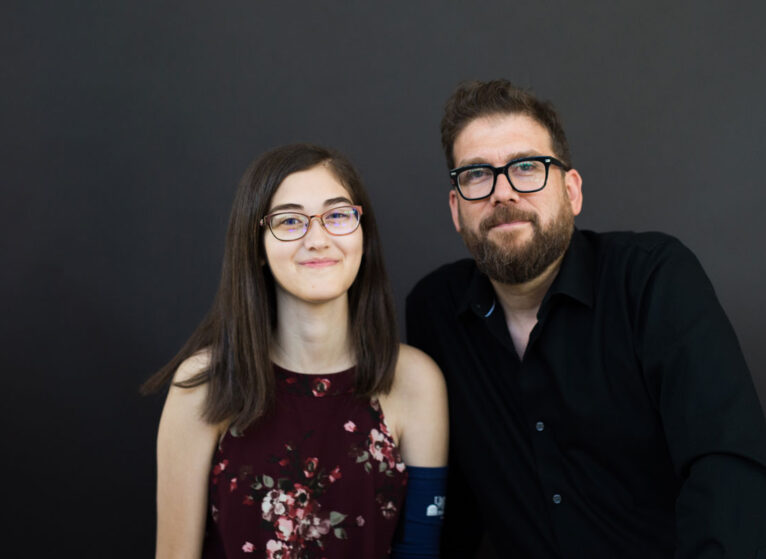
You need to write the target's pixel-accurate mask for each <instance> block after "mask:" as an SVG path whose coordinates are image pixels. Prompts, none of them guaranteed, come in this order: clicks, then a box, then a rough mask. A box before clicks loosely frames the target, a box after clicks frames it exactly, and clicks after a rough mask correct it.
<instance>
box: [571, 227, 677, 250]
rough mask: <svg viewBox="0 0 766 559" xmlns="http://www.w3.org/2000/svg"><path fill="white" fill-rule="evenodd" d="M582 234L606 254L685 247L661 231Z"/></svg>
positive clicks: (588, 232) (585, 232)
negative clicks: (675, 246)
mask: <svg viewBox="0 0 766 559" xmlns="http://www.w3.org/2000/svg"><path fill="white" fill-rule="evenodd" d="M580 233H581V234H582V236H583V237H584V238H585V239H586V240H587V242H588V243H589V244H591V246H593V247H595V248H596V249H597V250H599V251H600V252H602V253H606V254H608V253H611V252H622V251H625V250H631V251H635V252H637V253H647V254H650V253H654V252H657V251H658V250H661V249H663V248H665V247H668V246H672V245H680V246H683V245H682V244H681V241H679V240H678V239H677V238H676V237H674V236H672V235H668V234H667V233H661V232H659V231H646V232H636V231H608V232H603V233H597V232H595V231H580Z"/></svg>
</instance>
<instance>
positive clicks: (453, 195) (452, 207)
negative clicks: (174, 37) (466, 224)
mask: <svg viewBox="0 0 766 559" xmlns="http://www.w3.org/2000/svg"><path fill="white" fill-rule="evenodd" d="M459 203H460V197H459V196H458V193H457V192H456V191H455V189H454V188H453V189H452V190H450V191H449V211H450V213H451V214H452V223H453V224H454V225H455V231H457V232H458V233H460V218H459V217H458V211H459V210H458V204H459Z"/></svg>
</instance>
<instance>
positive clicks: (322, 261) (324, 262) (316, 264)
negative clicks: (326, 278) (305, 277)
mask: <svg viewBox="0 0 766 559" xmlns="http://www.w3.org/2000/svg"><path fill="white" fill-rule="evenodd" d="M337 263H338V261H337V260H334V259H332V258H319V259H316V260H305V261H303V262H300V265H301V266H306V267H308V268H326V267H327V266H332V265H334V264H337Z"/></svg>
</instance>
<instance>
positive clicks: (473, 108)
mask: <svg viewBox="0 0 766 559" xmlns="http://www.w3.org/2000/svg"><path fill="white" fill-rule="evenodd" d="M514 113H520V114H524V115H527V116H529V117H531V118H533V119H534V120H536V121H537V122H538V123H540V124H541V125H542V126H543V127H544V128H545V129H546V130H547V131H548V133H549V134H550V135H551V143H552V145H553V151H554V152H555V153H553V154H551V155H555V156H556V157H557V158H558V159H560V160H561V161H562V162H563V163H566V164H567V165H568V166H571V165H572V161H571V159H572V157H571V154H570V153H569V143H568V142H567V137H566V134H565V133H564V127H563V126H562V125H561V119H560V118H559V115H558V113H557V112H556V109H555V108H554V106H553V104H552V103H551V102H550V101H541V100H540V99H538V98H537V97H535V96H534V95H533V94H532V93H531V92H530V91H526V90H524V89H521V88H519V87H516V86H515V85H513V84H512V83H511V82H509V81H508V80H492V81H487V82H482V81H468V82H463V83H461V84H459V85H458V86H457V88H456V89H455V91H454V92H453V93H452V95H451V96H450V98H449V99H448V100H447V104H446V105H445V107H444V116H443V117H442V123H441V133H442V148H444V155H445V156H446V157H447V166H448V167H449V168H450V169H452V168H454V167H455V159H454V155H453V153H452V148H453V147H454V145H455V138H457V135H458V134H460V132H461V131H462V130H463V128H465V127H466V126H467V125H468V124H469V123H470V122H471V121H473V120H475V119H477V118H479V117H483V116H491V115H504V114H514Z"/></svg>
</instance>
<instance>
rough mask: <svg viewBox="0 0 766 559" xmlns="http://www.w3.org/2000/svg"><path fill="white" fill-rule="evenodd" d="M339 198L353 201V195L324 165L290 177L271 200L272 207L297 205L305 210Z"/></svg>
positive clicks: (283, 182)
mask: <svg viewBox="0 0 766 559" xmlns="http://www.w3.org/2000/svg"><path fill="white" fill-rule="evenodd" d="M337 198H346V199H348V200H349V201H352V198H351V193H350V192H349V191H348V190H347V189H346V188H345V187H344V186H343V185H342V184H341V183H340V181H339V180H338V179H337V178H336V177H335V175H334V174H333V173H332V172H331V171H330V170H329V169H327V168H326V167H325V166H324V165H318V166H316V167H312V168H311V169H306V170H305V171H298V172H297V173H292V174H291V175H288V176H287V177H286V178H285V180H283V181H282V184H280V185H279V187H278V188H277V190H276V192H274V196H272V198H271V207H274V206H278V205H283V204H295V205H298V206H303V207H304V208H307V209H308V208H309V207H310V206H311V207H317V206H319V207H323V206H324V205H325V202H326V201H328V200H333V199H337Z"/></svg>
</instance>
